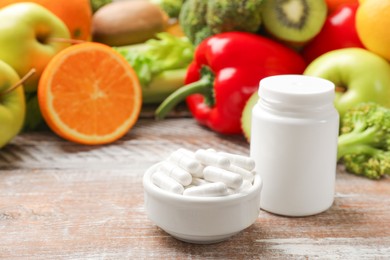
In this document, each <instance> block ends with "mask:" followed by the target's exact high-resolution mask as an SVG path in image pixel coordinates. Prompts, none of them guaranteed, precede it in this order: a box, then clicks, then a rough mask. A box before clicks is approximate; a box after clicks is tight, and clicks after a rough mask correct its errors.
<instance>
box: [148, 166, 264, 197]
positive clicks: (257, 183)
mask: <svg viewBox="0 0 390 260" xmlns="http://www.w3.org/2000/svg"><path fill="white" fill-rule="evenodd" d="M160 164H161V162H159V163H156V164H153V165H152V166H151V167H149V168H148V169H147V170H146V172H145V174H144V176H143V186H144V189H145V191H146V192H147V193H149V194H151V195H154V196H158V197H160V198H161V199H168V200H174V201H178V202H184V203H189V202H191V203H201V204H205V203H206V204H208V203H210V204H213V203H221V202H235V201H238V200H242V199H244V198H247V197H251V196H253V195H256V193H257V192H260V191H261V188H262V185H263V182H262V180H261V178H260V175H259V174H258V173H256V174H255V178H254V180H253V185H252V187H251V188H250V189H248V191H247V192H245V193H235V194H231V195H226V196H220V197H197V196H184V195H181V194H176V193H173V192H169V191H166V190H163V189H161V188H159V187H157V186H156V185H154V184H153V183H152V181H151V176H152V174H153V173H154V172H155V170H156V169H157V168H158V166H159V165H160Z"/></svg>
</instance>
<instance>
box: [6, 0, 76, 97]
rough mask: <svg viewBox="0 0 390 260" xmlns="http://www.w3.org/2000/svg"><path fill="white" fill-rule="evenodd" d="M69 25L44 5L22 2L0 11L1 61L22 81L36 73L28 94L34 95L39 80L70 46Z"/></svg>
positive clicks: (27, 86) (30, 82)
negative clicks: (50, 62) (23, 77)
mask: <svg viewBox="0 0 390 260" xmlns="http://www.w3.org/2000/svg"><path fill="white" fill-rule="evenodd" d="M59 38H60V39H69V38H70V34H69V31H68V28H67V27H66V25H65V24H64V23H63V22H62V20H60V18H58V17H57V16H56V15H54V14H53V13H52V12H51V11H49V10H48V9H46V8H44V7H43V6H41V5H38V4H36V3H31V2H22V3H16V4H11V5H8V6H6V7H4V8H2V9H0V60H3V61H4V62H6V63H7V64H9V65H10V66H11V67H13V68H14V69H15V70H16V72H17V73H18V74H19V77H22V76H23V75H25V74H26V73H28V71H29V70H30V69H31V68H35V70H36V73H35V74H34V75H33V76H32V77H30V78H29V79H28V80H27V81H26V82H25V84H24V89H25V91H26V92H34V91H36V89H37V86H38V80H39V77H40V75H41V73H42V71H43V69H44V68H45V67H46V65H47V63H48V62H49V61H50V59H51V58H52V57H53V56H54V55H55V54H57V53H58V52H59V51H61V50H62V49H64V48H66V47H67V46H69V43H64V42H62V41H56V40H54V39H59Z"/></svg>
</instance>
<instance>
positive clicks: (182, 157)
mask: <svg viewBox="0 0 390 260" xmlns="http://www.w3.org/2000/svg"><path fill="white" fill-rule="evenodd" d="M169 160H170V161H171V162H174V163H175V164H176V165H177V166H179V167H181V168H182V169H184V170H186V171H188V172H189V173H191V175H193V176H195V177H202V169H203V167H202V165H201V164H200V162H198V161H197V160H196V159H195V158H191V157H190V156H187V155H186V154H185V153H182V152H180V151H179V150H177V151H174V152H173V153H172V154H171V155H170V156H169Z"/></svg>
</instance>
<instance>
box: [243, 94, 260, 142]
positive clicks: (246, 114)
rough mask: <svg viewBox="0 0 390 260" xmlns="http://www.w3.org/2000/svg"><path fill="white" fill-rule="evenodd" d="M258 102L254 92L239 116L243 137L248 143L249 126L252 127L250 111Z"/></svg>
mask: <svg viewBox="0 0 390 260" xmlns="http://www.w3.org/2000/svg"><path fill="white" fill-rule="evenodd" d="M258 100H259V94H258V93H257V91H256V92H254V93H253V94H252V96H250V97H249V99H248V101H247V102H246V104H245V106H244V109H243V111H242V115H241V128H242V132H243V133H244V136H245V138H246V140H247V141H248V142H250V139H251V126H252V109H253V107H254V106H255V105H256V103H257V101H258Z"/></svg>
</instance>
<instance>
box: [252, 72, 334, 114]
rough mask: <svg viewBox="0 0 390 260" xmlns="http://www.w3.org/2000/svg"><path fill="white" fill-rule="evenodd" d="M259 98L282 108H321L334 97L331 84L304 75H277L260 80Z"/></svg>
mask: <svg viewBox="0 0 390 260" xmlns="http://www.w3.org/2000/svg"><path fill="white" fill-rule="evenodd" d="M259 97H260V99H263V100H264V101H266V102H267V103H272V104H283V105H284V106H288V105H291V106H300V107H308V106H309V107H310V106H315V107H318V106H323V105H328V104H332V103H333V100H334V97H335V85H334V84H333V82H331V81H329V80H326V79H322V78H318V77H312V76H306V75H277V76H270V77H266V78H264V79H262V80H261V81H260V84H259Z"/></svg>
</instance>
